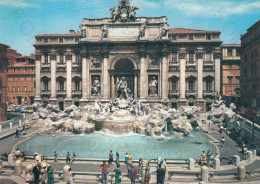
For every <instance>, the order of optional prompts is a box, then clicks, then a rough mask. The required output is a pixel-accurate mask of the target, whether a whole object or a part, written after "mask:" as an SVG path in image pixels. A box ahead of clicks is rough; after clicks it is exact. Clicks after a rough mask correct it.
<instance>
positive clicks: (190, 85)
mask: <svg viewBox="0 0 260 184" xmlns="http://www.w3.org/2000/svg"><path fill="white" fill-rule="evenodd" d="M188 83H189V87H188V89H189V91H193V90H194V81H193V80H190V81H188Z"/></svg>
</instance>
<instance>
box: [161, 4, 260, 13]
mask: <svg viewBox="0 0 260 184" xmlns="http://www.w3.org/2000/svg"><path fill="white" fill-rule="evenodd" d="M164 4H165V5H166V6H167V7H170V8H172V9H177V10H179V11H182V12H183V13H185V14H186V15H188V16H201V15H206V16H215V17H226V16H229V15H236V14H248V13H251V12H253V11H259V10H260V1H240V0H237V1H235V0H211V1H208V0H164Z"/></svg>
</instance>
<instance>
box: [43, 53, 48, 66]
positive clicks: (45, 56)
mask: <svg viewBox="0 0 260 184" xmlns="http://www.w3.org/2000/svg"><path fill="white" fill-rule="evenodd" d="M44 63H45V64H48V63H49V57H48V54H44Z"/></svg>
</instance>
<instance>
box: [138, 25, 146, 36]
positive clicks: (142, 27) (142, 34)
mask: <svg viewBox="0 0 260 184" xmlns="http://www.w3.org/2000/svg"><path fill="white" fill-rule="evenodd" d="M145 28H146V25H145V24H144V23H143V24H142V25H141V26H140V28H139V38H144V37H145Z"/></svg>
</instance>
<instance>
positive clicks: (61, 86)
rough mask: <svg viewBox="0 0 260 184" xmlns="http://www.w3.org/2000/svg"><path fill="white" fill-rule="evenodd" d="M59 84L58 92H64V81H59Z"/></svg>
mask: <svg viewBox="0 0 260 184" xmlns="http://www.w3.org/2000/svg"><path fill="white" fill-rule="evenodd" d="M59 83H60V90H62V91H63V90H64V81H59Z"/></svg>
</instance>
